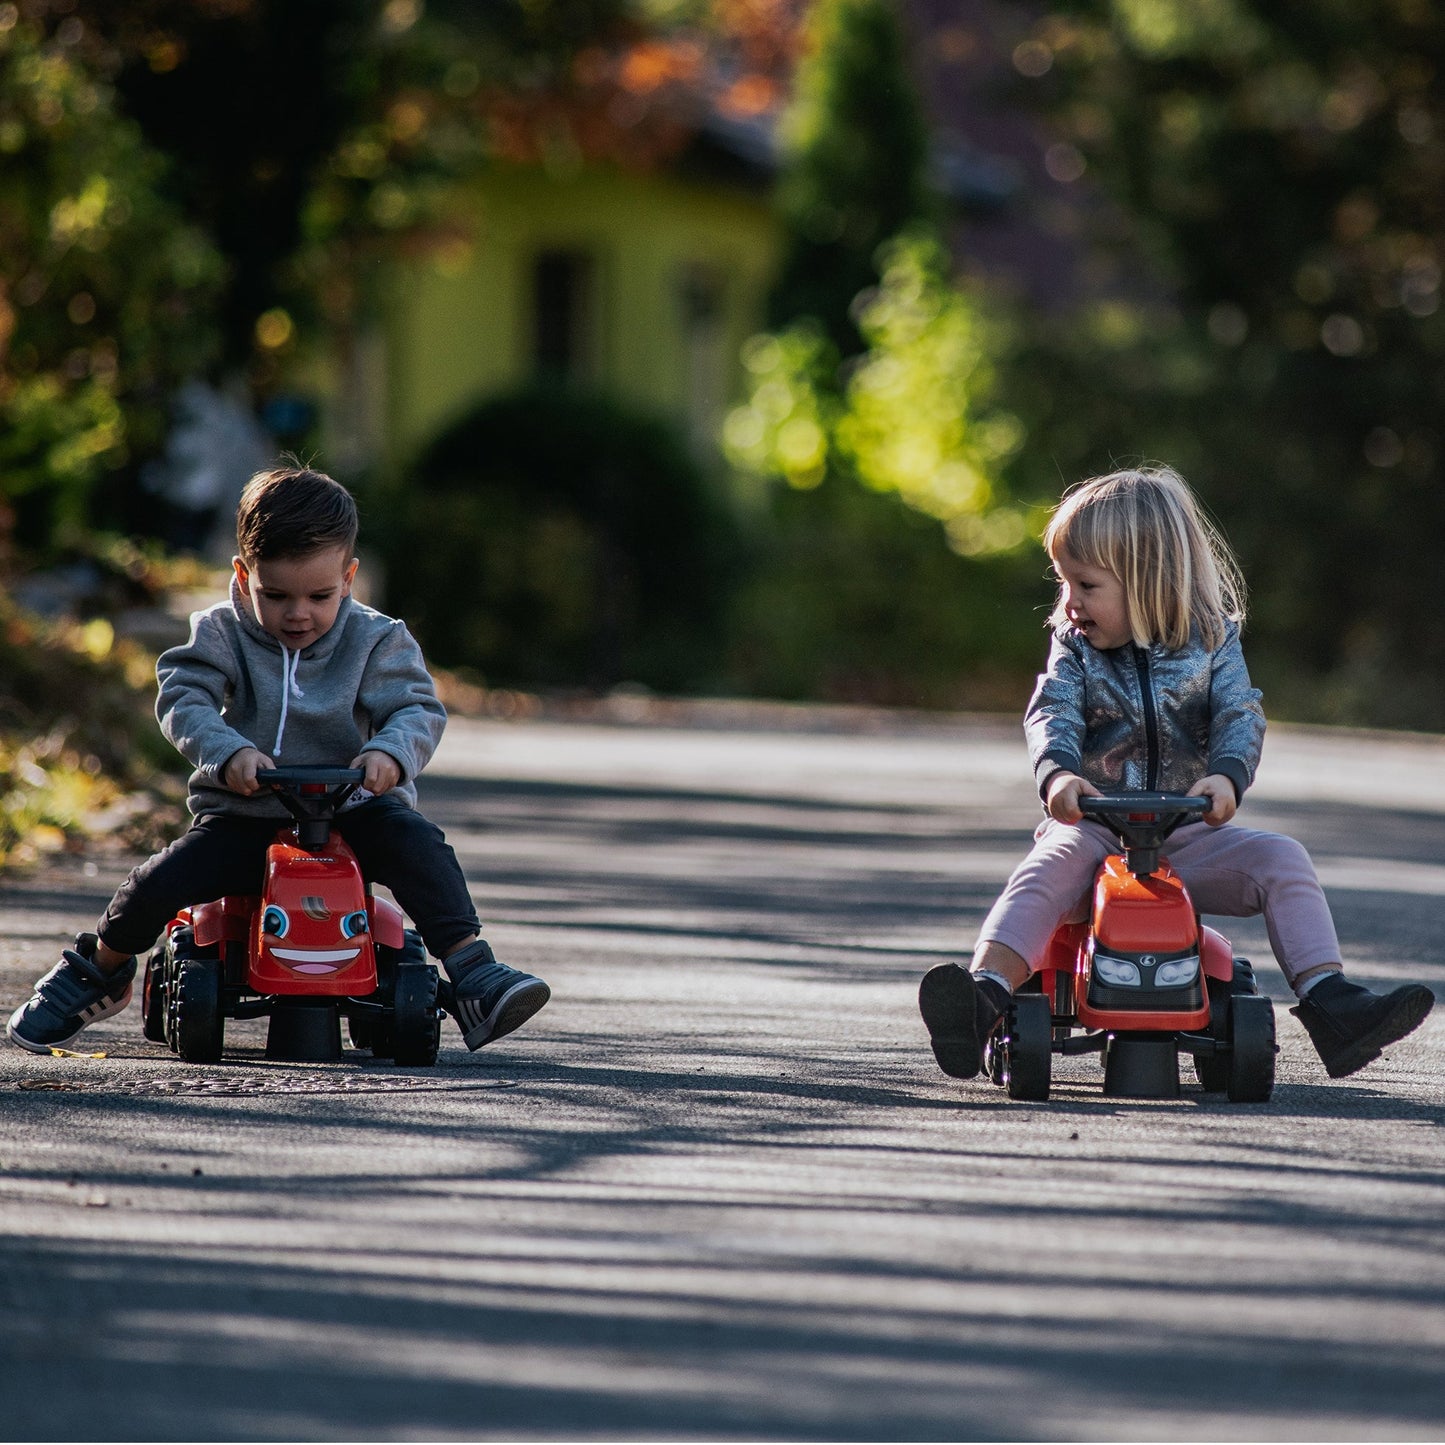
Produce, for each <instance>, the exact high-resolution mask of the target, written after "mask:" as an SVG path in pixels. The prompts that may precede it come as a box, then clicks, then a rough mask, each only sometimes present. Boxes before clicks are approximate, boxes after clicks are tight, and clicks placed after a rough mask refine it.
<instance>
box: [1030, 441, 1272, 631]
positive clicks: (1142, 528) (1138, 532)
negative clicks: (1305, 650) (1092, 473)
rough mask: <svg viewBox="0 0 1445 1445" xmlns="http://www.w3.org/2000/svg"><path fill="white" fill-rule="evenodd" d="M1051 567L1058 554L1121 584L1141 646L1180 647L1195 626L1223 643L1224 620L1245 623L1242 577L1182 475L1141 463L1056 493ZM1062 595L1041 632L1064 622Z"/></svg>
mask: <svg viewBox="0 0 1445 1445" xmlns="http://www.w3.org/2000/svg"><path fill="white" fill-rule="evenodd" d="M1044 547H1045V548H1046V549H1047V550H1048V554H1049V556H1050V557H1051V558H1052V559H1053V560H1055V561H1057V560H1058V558H1059V556H1060V554H1064V553H1066V554H1067V555H1068V556H1069V557H1071V558H1072V559H1073V560H1074V561H1076V562H1080V563H1082V564H1083V565H1084V566H1086V567H1100V568H1102V569H1103V570H1104V571H1106V572H1111V573H1113V575H1114V576H1115V577H1117V578H1118V579H1119V580H1120V581H1121V582H1122V583H1123V584H1124V607H1125V615H1126V616H1127V618H1128V620H1129V629H1130V631H1131V633H1132V634H1133V637H1134V641H1135V643H1137V644H1138V645H1139V646H1140V647H1147V646H1149V644H1150V643H1154V642H1158V643H1162V644H1163V645H1164V646H1165V647H1170V648H1179V647H1183V646H1184V645H1185V644H1186V643H1187V642H1188V641H1189V635H1190V631H1191V628H1198V630H1199V636H1200V638H1201V640H1202V641H1203V642H1204V644H1205V646H1207V647H1211V648H1213V647H1218V646H1219V645H1220V643H1222V642H1223V641H1224V624H1225V622H1226V621H1231V622H1235V623H1239V624H1242V623H1243V622H1244V595H1245V589H1244V578H1243V576H1242V575H1241V574H1240V570H1239V564H1238V563H1237V562H1236V561H1235V560H1234V557H1233V556H1232V555H1231V553H1230V551H1229V546H1228V544H1227V543H1226V542H1225V540H1224V538H1223V537H1221V536H1220V534H1219V531H1218V529H1217V528H1216V527H1215V526H1214V524H1213V523H1212V522H1211V521H1210V520H1209V518H1208V517H1206V516H1205V515H1204V512H1203V509H1202V508H1201V507H1200V505H1199V502H1198V501H1197V500H1196V498H1195V496H1194V493H1193V492H1191V491H1190V490H1189V487H1188V485H1187V484H1186V482H1185V481H1184V478H1183V477H1181V476H1180V475H1179V473H1178V472H1176V471H1174V470H1173V468H1171V467H1162V466H1145V467H1138V468H1131V469H1128V470H1125V471H1118V472H1110V473H1109V475H1108V476H1104V477H1094V478H1092V479H1090V480H1089V481H1087V482H1080V483H1079V484H1078V486H1076V487H1073V488H1071V489H1070V490H1069V491H1068V492H1066V493H1065V494H1064V499H1063V501H1061V502H1060V503H1059V505H1058V506H1057V507H1055V508H1054V512H1053V516H1052V517H1051V518H1050V519H1049V525H1048V527H1047V528H1045V530H1044ZM1067 620H1068V619H1067V617H1066V616H1065V613H1064V599H1063V593H1062V591H1061V592H1060V594H1059V598H1058V601H1057V602H1055V604H1054V610H1053V613H1052V615H1051V616H1050V618H1049V624H1050V626H1059V625H1060V624H1062V623H1064V622H1067Z"/></svg>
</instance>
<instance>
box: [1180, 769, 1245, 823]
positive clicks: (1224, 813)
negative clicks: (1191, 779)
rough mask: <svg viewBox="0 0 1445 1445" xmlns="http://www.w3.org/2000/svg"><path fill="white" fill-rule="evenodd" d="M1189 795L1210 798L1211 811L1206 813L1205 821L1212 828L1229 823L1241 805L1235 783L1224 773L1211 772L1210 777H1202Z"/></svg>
mask: <svg viewBox="0 0 1445 1445" xmlns="http://www.w3.org/2000/svg"><path fill="white" fill-rule="evenodd" d="M1189 796H1190V797H1191V798H1208V799H1209V811H1208V812H1207V813H1205V815H1204V821H1205V822H1206V823H1208V824H1209V826H1210V827H1211V828H1218V827H1219V826H1220V825H1221V824H1223V823H1227V822H1228V821H1229V820H1230V819H1231V818H1232V817H1234V813H1235V809H1237V808H1238V807H1239V799H1238V798H1237V797H1235V795H1234V784H1233V783H1231V782H1230V781H1229V779H1228V778H1226V777H1225V776H1224V774H1223V773H1210V774H1209V776H1208V777H1204V778H1200V780H1199V781H1198V782H1197V783H1195V785H1194V786H1193V787H1192V788H1190V790H1189Z"/></svg>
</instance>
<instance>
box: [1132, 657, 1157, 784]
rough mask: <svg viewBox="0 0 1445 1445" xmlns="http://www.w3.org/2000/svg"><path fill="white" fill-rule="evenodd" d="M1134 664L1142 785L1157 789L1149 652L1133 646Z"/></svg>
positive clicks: (1155, 725)
mask: <svg viewBox="0 0 1445 1445" xmlns="http://www.w3.org/2000/svg"><path fill="white" fill-rule="evenodd" d="M1134 665H1135V666H1136V667H1137V668H1138V669H1139V691H1140V693H1142V694H1143V698H1144V786H1145V788H1146V789H1147V790H1148V791H1149V792H1151V793H1155V792H1158V790H1159V719H1158V717H1157V716H1156V715H1155V712H1154V680H1153V678H1152V677H1151V676H1150V674H1149V654H1148V653H1147V652H1145V651H1144V649H1143V648H1142V647H1137V646H1136V647H1135V648H1134Z"/></svg>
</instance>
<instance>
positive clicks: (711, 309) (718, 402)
mask: <svg viewBox="0 0 1445 1445" xmlns="http://www.w3.org/2000/svg"><path fill="white" fill-rule="evenodd" d="M678 301H679V304H680V308H681V312H682V334H683V352H684V365H685V367H686V387H687V426H688V436H689V439H690V440H691V442H692V445H693V448H694V449H695V451H696V452H697V454H698V455H699V456H712V455H713V454H714V453H715V452H716V450H717V439H718V433H719V431H720V430H721V428H722V422H723V416H724V415H725V413H726V411H727V401H728V354H727V327H726V301H727V281H726V278H725V277H724V276H723V274H722V272H721V271H720V270H719V269H718V268H717V267H715V266H711V265H706V264H703V263H701V262H698V263H694V264H692V265H689V266H685V267H684V268H683V271H682V274H681V276H680V277H679V284H678Z"/></svg>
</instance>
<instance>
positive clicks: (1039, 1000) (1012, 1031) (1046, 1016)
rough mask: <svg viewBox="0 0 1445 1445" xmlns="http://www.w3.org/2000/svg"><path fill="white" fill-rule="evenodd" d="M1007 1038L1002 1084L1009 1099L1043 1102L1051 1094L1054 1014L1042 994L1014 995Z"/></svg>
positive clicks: (1004, 1049)
mask: <svg viewBox="0 0 1445 1445" xmlns="http://www.w3.org/2000/svg"><path fill="white" fill-rule="evenodd" d="M1007 1030H1008V1036H1007V1038H1006V1039H1005V1041H1004V1045H1003V1052H1004V1060H1003V1086H1004V1088H1005V1089H1006V1090H1007V1092H1008V1096H1009V1098H1010V1099H1028V1100H1032V1101H1034V1102H1036V1103H1042V1102H1043V1101H1044V1100H1045V1099H1047V1098H1048V1097H1049V1075H1050V1072H1051V1068H1052V1064H1053V1049H1052V1047H1051V1045H1052V1043H1053V1015H1052V1010H1051V1008H1050V1005H1049V1001H1048V999H1046V998H1045V997H1044V996H1043V995H1042V994H1033V993H1025V994H1015V995H1014V1001H1013V1006H1012V1009H1011V1017H1010V1019H1009V1022H1008V1024H1007Z"/></svg>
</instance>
